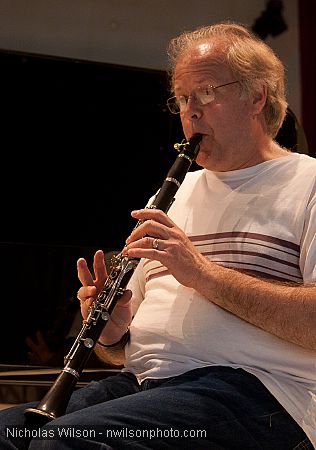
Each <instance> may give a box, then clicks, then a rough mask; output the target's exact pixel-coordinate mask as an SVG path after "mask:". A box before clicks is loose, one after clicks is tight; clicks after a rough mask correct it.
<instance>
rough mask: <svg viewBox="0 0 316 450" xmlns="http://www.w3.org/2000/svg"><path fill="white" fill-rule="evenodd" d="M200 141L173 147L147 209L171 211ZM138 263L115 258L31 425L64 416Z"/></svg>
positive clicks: (29, 413) (28, 413) (196, 138)
mask: <svg viewBox="0 0 316 450" xmlns="http://www.w3.org/2000/svg"><path fill="white" fill-rule="evenodd" d="M201 139H202V135H201V134H195V135H194V136H192V138H191V139H190V140H189V141H187V142H186V141H185V140H183V141H182V142H181V143H180V144H175V145H174V147H175V149H176V150H177V151H179V154H178V156H177V158H176V160H175V162H174V163H173V165H172V166H171V168H170V170H169V172H168V174H167V177H166V178H165V180H164V182H163V184H162V186H161V188H160V189H159V191H158V192H157V194H156V196H155V197H154V199H153V201H152V203H151V204H150V205H149V206H146V207H147V208H157V209H160V210H162V211H164V212H166V213H167V212H168V210H169V208H170V206H171V205H172V203H173V201H174V195H175V193H176V192H177V190H178V189H179V187H180V186H181V184H182V182H183V180H184V178H185V176H186V174H187V172H188V170H189V169H190V167H191V164H192V163H193V161H194V160H195V158H196V156H197V154H198V151H199V143H200V141H201ZM141 223H142V221H141V220H139V221H138V222H137V223H136V226H135V228H136V227H138V226H139V225H140V224H141ZM135 228H134V229H135ZM139 261H140V259H139V258H131V257H128V256H124V255H123V251H122V252H120V253H119V254H118V255H115V256H113V257H112V259H111V263H110V272H109V275H108V277H107V279H106V281H105V284H104V286H103V288H102V290H101V292H100V293H99V294H98V296H97V298H96V299H95V301H94V302H93V304H92V305H91V307H90V309H89V314H88V317H87V319H86V320H84V321H83V325H82V328H81V330H80V331H79V334H78V336H77V338H76V340H75V342H74V343H73V345H72V347H71V349H70V351H69V353H68V354H67V355H66V356H65V367H64V368H63V369H62V371H61V372H60V374H59V376H58V378H57V379H56V381H55V382H54V384H53V385H52V387H51V388H50V389H49V391H48V392H47V394H46V395H45V396H44V398H43V399H42V400H41V401H40V403H39V404H38V406H37V407H36V408H27V409H26V410H25V411H24V414H25V417H26V418H27V419H28V420H30V422H31V423H37V424H40V425H41V426H42V425H44V424H45V423H47V422H49V421H50V420H54V419H57V418H58V417H60V416H62V415H63V414H64V413H65V411H66V408H67V405H68V402H69V400H70V397H71V394H72V392H73V390H74V388H75V386H76V383H77V381H78V380H79V378H80V375H81V373H82V371H83V369H84V366H85V364H86V362H87V360H88V358H89V356H90V355H91V353H92V351H93V349H94V346H95V345H96V343H97V341H98V339H99V337H100V335H101V333H102V330H103V329H104V327H105V326H106V324H107V322H108V320H109V318H110V315H111V313H112V311H113V309H114V307H115V305H116V303H117V301H118V300H119V299H120V298H121V296H122V295H123V293H124V291H125V288H126V286H127V283H128V281H129V280H130V278H131V276H132V274H133V273H134V270H135V269H136V267H137V265H138V263H139Z"/></svg>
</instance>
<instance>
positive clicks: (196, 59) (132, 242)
mask: <svg viewBox="0 0 316 450" xmlns="http://www.w3.org/2000/svg"><path fill="white" fill-rule="evenodd" d="M169 55H170V59H171V62H172V96H171V98H170V99H169V100H168V107H169V109H170V111H171V113H173V114H178V113H179V115H180V119H181V123H182V127H183V131H184V135H185V137H186V139H190V138H191V137H192V136H193V135H195V134H201V135H202V141H201V143H200V150H199V153H198V155H197V163H198V164H199V165H200V166H201V170H197V171H194V172H190V173H188V174H187V175H186V178H185V179H184V181H183V183H182V185H181V186H180V188H179V190H178V191H177V194H176V196H175V197H176V198H175V201H174V203H173V204H172V206H171V208H170V210H169V211H168V213H167V214H166V213H164V212H162V211H160V210H158V209H154V208H152V209H150V208H144V209H140V210H138V211H133V212H132V216H133V217H134V218H135V219H136V220H141V221H143V222H142V223H141V225H140V226H138V227H136V228H135V229H134V230H133V231H132V232H131V234H130V236H129V237H128V238H127V241H126V247H125V248H124V254H125V255H128V257H130V258H141V260H140V262H139V264H138V266H137V268H136V270H135V272H134V274H133V276H132V278H131V280H130V282H129V284H128V289H127V290H126V291H125V293H124V294H123V296H122V297H121V299H120V300H119V301H118V303H117V304H116V306H115V308H114V310H113V312H112V314H111V317H110V319H109V322H108V324H107V326H106V327H105V328H104V330H103V332H102V333H101V335H100V338H99V342H98V344H96V347H95V351H96V352H97V354H98V355H99V357H100V358H103V359H104V360H110V359H111V358H112V359H111V360H112V361H113V362H115V363H116V364H117V363H119V362H122V363H123V362H124V369H123V370H122V372H121V373H119V374H118V375H116V376H114V377H109V378H106V379H105V380H103V381H100V382H95V383H91V384H90V385H88V386H87V387H85V388H82V389H78V390H76V391H74V393H73V394H72V397H71V399H70V401H69V404H68V407H67V411H66V414H65V415H63V416H61V417H59V418H58V419H56V420H52V421H50V422H49V423H47V424H46V425H45V426H44V427H43V428H42V429H41V430H42V432H43V431H45V432H46V433H48V432H51V433H53V432H55V435H54V437H53V438H46V437H40V438H37V439H33V440H32V441H31V443H30V446H29V448H30V449H32V450H34V449H45V450H66V449H67V450H70V449H73V450H78V449H80V450H94V449H101V448H102V449H133V450H135V449H136V450H145V449H157V450H162V449H172V450H175V449H179V450H180V449H183V448H188V449H189V448H190V449H194V450H202V449H207V450H224V449H226V450H228V449H230V450H231V449H234V450H248V449H250V450H294V449H313V446H316V287H315V282H316V239H315V236H316V160H314V159H313V158H311V157H309V156H307V155H303V154H298V153H291V152H290V151H288V150H287V149H286V148H283V147H281V146H280V145H279V144H278V143H277V142H276V140H275V136H276V134H277V132H278V130H279V128H280V127H281V124H282V122H283V119H284V116H285V112H286V108H287V102H286V97H285V87H284V67H283V64H282V62H281V61H280V60H279V58H278V57H277V56H276V55H275V54H274V52H273V51H272V50H271V48H269V47H268V46H267V45H266V44H265V43H263V42H262V41H261V40H259V39H257V38H256V37H255V36H254V35H253V34H252V33H251V32H250V31H249V30H248V29H246V28H245V27H244V26H242V25H239V24H236V23H228V22H226V23H219V24H215V25H211V26H206V27H203V28H199V29H196V30H194V31H192V32H185V33H183V34H182V35H180V36H178V37H176V38H175V39H173V40H172V41H171V43H170V47H169ZM81 217H82V220H85V217H86V219H87V220H89V212H88V211H86V210H85V211H82V214H81ZM94 272H95V274H94V275H92V274H91V273H90V272H89V270H88V266H87V263H86V261H85V260H83V259H80V260H79V261H78V274H79V279H80V281H81V283H82V287H81V288H80V289H79V291H78V298H79V299H80V302H81V309H82V315H83V317H84V318H87V316H88V307H89V305H90V304H91V302H93V300H94V299H95V298H96V296H97V294H98V292H99V291H100V290H101V289H102V286H103V285H104V282H105V279H106V270H105V266H104V257H103V253H102V251H98V252H97V253H96V254H95V257H94ZM24 410H25V405H22V406H19V407H15V408H12V409H9V410H7V411H3V412H2V413H1V421H2V427H3V428H4V429H7V428H8V427H10V426H18V425H20V426H23V425H24ZM57 425H58V426H59V428H58V429H60V427H73V429H74V430H75V431H77V434H76V435H73V436H72V437H71V438H68V439H66V438H65V437H64V436H60V435H58V434H57V433H56V429H57V428H56V426H57ZM84 430H85V431H86V433H84V432H83V431H84ZM92 430H95V433H94V434H93V433H92ZM27 445H28V444H27V442H26V439H24V438H23V436H22V437H21V436H18V437H14V436H8V433H7V434H6V435H2V437H1V442H0V447H1V449H17V448H18V449H23V448H27Z"/></svg>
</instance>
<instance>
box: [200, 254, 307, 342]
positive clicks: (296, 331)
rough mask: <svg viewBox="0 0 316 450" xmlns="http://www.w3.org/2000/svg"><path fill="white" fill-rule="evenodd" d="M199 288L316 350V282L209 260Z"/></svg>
mask: <svg viewBox="0 0 316 450" xmlns="http://www.w3.org/2000/svg"><path fill="white" fill-rule="evenodd" d="M196 290H197V291H198V292H199V293H200V294H202V295H203V296H204V297H206V298H207V299H208V300H209V301H212V302H213V303H215V304H217V305H218V306H220V307H222V308H223V309H225V310H227V311H229V312H231V313H232V314H235V315H236V316H238V317H240V318H241V319H243V320H245V321H247V322H249V323H251V324H253V325H255V326H257V327H259V328H262V329H263V330H265V331H267V332H269V333H271V334H274V335H275V336H278V337H280V338H282V339H285V340H286V341H289V342H292V343H295V344H298V345H300V346H302V347H305V348H308V349H314V350H316V326H315V324H316V286H315V285H298V284H295V283H280V282H275V281H270V280H266V279H261V278H258V277H255V276H251V275H248V274H245V273H242V272H239V271H237V270H234V269H228V268H225V267H221V266H219V265H217V264H215V263H212V262H210V261H207V262H206V263H205V264H203V268H202V270H201V272H200V277H199V280H198V282H197V283H196Z"/></svg>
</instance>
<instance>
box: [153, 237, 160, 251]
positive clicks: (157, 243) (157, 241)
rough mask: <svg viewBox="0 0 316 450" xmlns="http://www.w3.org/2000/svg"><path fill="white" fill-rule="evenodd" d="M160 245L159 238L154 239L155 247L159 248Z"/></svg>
mask: <svg viewBox="0 0 316 450" xmlns="http://www.w3.org/2000/svg"><path fill="white" fill-rule="evenodd" d="M158 246H159V240H158V239H154V240H153V248H154V249H156V250H158Z"/></svg>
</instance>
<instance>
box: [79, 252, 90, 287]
mask: <svg viewBox="0 0 316 450" xmlns="http://www.w3.org/2000/svg"><path fill="white" fill-rule="evenodd" d="M77 271H78V278H79V280H80V282H81V284H82V285H83V286H89V285H93V284H94V280H93V277H92V274H91V272H90V270H89V269H88V264H87V261H86V260H85V259H84V258H79V259H78V261H77Z"/></svg>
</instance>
